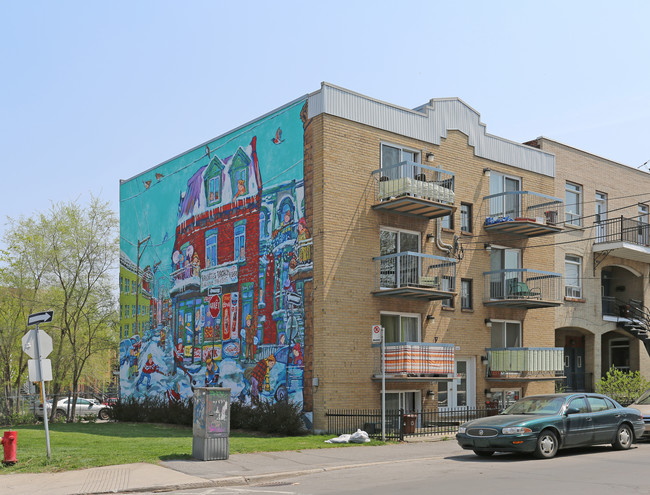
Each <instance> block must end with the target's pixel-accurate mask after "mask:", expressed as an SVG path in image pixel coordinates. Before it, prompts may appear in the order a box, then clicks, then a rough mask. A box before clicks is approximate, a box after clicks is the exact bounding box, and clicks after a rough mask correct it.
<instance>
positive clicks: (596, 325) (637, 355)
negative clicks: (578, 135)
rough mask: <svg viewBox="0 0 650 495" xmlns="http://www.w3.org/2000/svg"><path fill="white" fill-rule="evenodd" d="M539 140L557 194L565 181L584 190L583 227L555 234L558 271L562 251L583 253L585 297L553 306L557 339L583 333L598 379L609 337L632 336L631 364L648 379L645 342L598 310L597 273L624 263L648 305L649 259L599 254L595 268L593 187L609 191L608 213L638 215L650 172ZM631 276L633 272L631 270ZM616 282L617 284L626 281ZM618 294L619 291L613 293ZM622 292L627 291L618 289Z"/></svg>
mask: <svg viewBox="0 0 650 495" xmlns="http://www.w3.org/2000/svg"><path fill="white" fill-rule="evenodd" d="M538 143H539V145H540V147H541V149H542V150H544V151H548V152H550V153H553V154H555V156H556V181H555V196H558V197H560V198H563V199H564V197H565V184H566V182H567V181H570V182H573V183H576V184H579V185H581V186H582V189H583V214H584V215H585V218H584V222H583V228H582V229H576V228H572V227H567V228H566V229H565V232H564V233H563V234H560V235H558V236H556V241H557V242H558V247H557V249H556V253H555V263H556V269H555V270H556V271H559V272H561V273H564V258H565V255H566V254H573V255H578V256H581V257H582V260H583V276H584V278H583V297H582V300H581V301H570V300H569V301H566V302H565V304H564V306H563V307H561V308H558V309H557V310H556V311H555V326H556V327H557V328H558V329H562V331H560V330H558V344H559V345H563V342H564V340H563V337H564V335H566V334H570V335H576V334H582V335H585V337H586V343H587V349H586V358H587V359H586V361H587V362H586V366H587V371H588V372H590V373H593V374H594V377H595V380H598V379H599V378H600V376H601V373H605V372H606V371H607V367H608V363H609V356H608V353H609V348H608V341H609V340H611V338H621V337H623V338H626V337H627V338H630V342H631V348H630V354H631V356H630V361H631V362H630V366H631V368H632V369H633V370H637V369H638V370H640V371H641V373H642V375H644V376H645V377H646V378H647V379H650V358H649V357H648V353H647V352H646V350H645V347H644V346H643V345H639V341H638V340H636V339H634V338H631V337H630V335H629V334H627V333H626V332H624V331H622V330H618V329H616V324H615V323H614V322H611V321H604V320H603V318H602V310H601V304H602V303H601V301H602V300H601V274H602V270H603V268H611V267H615V266H618V267H626V269H628V270H632V271H634V272H636V273H638V274H640V275H641V278H640V279H638V280H637V281H636V282H632V283H635V284H636V286H637V287H638V289H639V290H640V292H641V293H642V294H643V300H644V301H645V305H646V306H648V305H649V301H650V287H649V285H648V282H649V279H648V274H649V271H648V270H649V267H650V265H648V264H647V263H642V262H638V261H631V260H626V259H622V258H616V257H613V256H607V257H603V258H602V259H601V260H600V261H599V264H598V265H597V266H596V267H595V268H594V253H593V242H594V237H595V235H596V233H595V229H594V221H595V217H594V215H595V198H596V192H597V191H598V192H602V193H605V194H607V199H608V210H609V213H608V218H614V217H618V216H621V215H622V216H624V217H634V216H637V215H638V203H639V202H646V204H647V203H648V200H650V174H648V173H646V172H642V171H639V170H635V169H633V168H630V167H627V166H624V165H621V164H619V163H616V162H612V161H610V160H606V159H604V158H601V157H598V156H595V155H592V154H589V153H586V152H584V151H581V150H578V149H576V148H572V147H570V146H566V145H563V144H560V143H557V142H554V141H550V140H547V139H540V140H538ZM630 276H631V273H630ZM630 282H631V281H629V280H628V283H627V284H623V283H621V284H618V285H619V287H621V286H623V285H629V283H630ZM614 295H617V294H614ZM622 295H623V297H624V296H625V295H626V294H625V293H622Z"/></svg>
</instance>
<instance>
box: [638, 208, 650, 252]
mask: <svg viewBox="0 0 650 495" xmlns="http://www.w3.org/2000/svg"><path fill="white" fill-rule="evenodd" d="M649 226H650V224H649V223H648V205H639V229H638V235H637V236H638V243H639V244H640V245H641V246H647V245H648V244H649V242H648V241H649V237H650V236H649V235H648V228H649Z"/></svg>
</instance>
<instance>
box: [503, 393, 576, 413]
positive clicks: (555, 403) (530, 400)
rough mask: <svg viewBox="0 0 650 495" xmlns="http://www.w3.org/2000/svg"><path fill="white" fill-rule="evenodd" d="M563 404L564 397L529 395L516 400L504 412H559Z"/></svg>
mask: <svg viewBox="0 0 650 495" xmlns="http://www.w3.org/2000/svg"><path fill="white" fill-rule="evenodd" d="M563 404H564V398H562V397H527V398H525V399H521V400H519V401H517V402H515V403H514V404H513V405H511V406H510V407H508V408H507V409H506V410H504V411H503V413H502V414H558V413H559V412H560V409H561V408H562V405H563Z"/></svg>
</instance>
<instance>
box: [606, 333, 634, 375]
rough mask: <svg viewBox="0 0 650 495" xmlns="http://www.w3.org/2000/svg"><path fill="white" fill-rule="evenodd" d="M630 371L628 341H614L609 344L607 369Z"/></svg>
mask: <svg viewBox="0 0 650 495" xmlns="http://www.w3.org/2000/svg"><path fill="white" fill-rule="evenodd" d="M612 366H613V367H614V368H616V369H617V370H621V371H630V341H629V340H627V339H614V340H611V341H610V342H609V367H610V368H611V367H612Z"/></svg>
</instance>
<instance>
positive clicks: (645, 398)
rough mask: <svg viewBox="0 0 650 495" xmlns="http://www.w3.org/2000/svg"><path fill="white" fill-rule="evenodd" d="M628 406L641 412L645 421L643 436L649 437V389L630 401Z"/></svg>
mask: <svg viewBox="0 0 650 495" xmlns="http://www.w3.org/2000/svg"><path fill="white" fill-rule="evenodd" d="M629 407H632V408H634V409H638V410H639V411H640V412H641V415H642V416H643V422H644V423H645V431H644V432H643V436H644V437H650V389H649V390H646V391H645V392H644V393H643V394H641V396H640V397H639V398H638V399H637V400H635V401H634V402H632V404H630V406H629Z"/></svg>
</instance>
